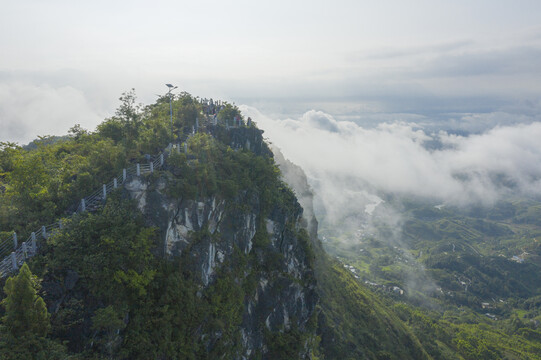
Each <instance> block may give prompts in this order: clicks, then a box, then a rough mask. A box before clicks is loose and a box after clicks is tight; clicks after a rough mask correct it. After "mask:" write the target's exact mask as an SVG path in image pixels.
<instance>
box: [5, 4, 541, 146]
mask: <svg viewBox="0 0 541 360" xmlns="http://www.w3.org/2000/svg"><path fill="white" fill-rule="evenodd" d="M0 5H1V9H2V11H1V12H0V53H1V56H0V125H1V133H0V141H6V140H11V141H18V142H25V141H28V140H30V139H32V138H34V137H35V136H36V135H38V134H41V135H43V134H60V133H66V131H67V129H68V128H69V127H71V126H72V125H73V124H75V123H80V124H81V125H83V127H86V128H89V129H93V128H94V127H95V125H96V124H97V123H98V122H99V121H101V120H102V119H103V118H104V117H107V116H110V115H111V114H113V113H114V109H115V108H116V106H117V105H118V97H119V95H120V94H121V92H122V91H125V90H128V89H130V88H132V87H134V88H135V89H136V91H137V93H138V95H139V98H140V100H141V101H142V102H144V103H150V102H153V101H154V99H155V94H163V93H165V91H166V87H165V85H164V84H165V83H173V84H175V85H178V86H179V87H180V88H181V89H183V90H186V91H188V92H190V93H192V94H194V95H198V96H203V97H214V98H222V99H226V100H229V101H231V102H235V103H236V104H239V105H240V104H246V105H251V106H255V107H257V108H258V109H260V110H261V111H264V112H266V113H267V114H271V115H272V114H277V115H279V114H287V115H291V114H297V115H302V114H303V113H304V112H306V111H309V110H312V109H314V110H323V111H326V112H327V113H330V114H332V115H333V116H335V117H336V118H337V119H338V120H344V119H350V120H353V121H356V122H359V121H360V122H361V123H362V122H363V121H365V122H366V123H369V122H370V121H372V122H376V123H377V122H380V121H394V120H396V119H401V120H406V121H409V120H411V119H415V120H417V121H421V122H431V121H436V120H441V119H442V118H445V120H446V121H451V122H452V121H458V122H462V121H463V120H464V116H466V115H464V114H470V115H469V116H470V118H469V120H470V123H471V120H472V118H471V116H481V117H483V116H484V117H483V119H482V120H479V121H474V122H475V123H483V124H485V123H486V124H485V125H487V126H490V124H493V123H494V122H496V123H497V122H498V121H503V122H505V123H509V122H517V121H518V122H522V121H525V122H531V121H534V120H538V119H539V118H538V114H539V110H540V108H541V101H540V95H539V94H541V61H539V59H541V23H540V21H539V14H541V2H539V1H533V0H532V1H528V0H513V1H502V0H491V1H488V0H486V1H485V0H476V1H465V0H453V1H438V0H426V1H424V0H415V1H398V0H397V1H385V0H382V1H368V0H366V1H358V0H355V1H353V0H351V1H349V0H337V1H332V2H331V1H294V0H288V1H281V0H278V1H277V0H274V1H239V0H233V1H159V0H158V1H152V2H150V1H134V0H130V1H123V0H117V1H102V0H95V1H68V0H48V1H37V0H36V1H29V0H18V1H6V0H0ZM449 114H459V115H456V116H455V115H449ZM472 114H473V115H472ZM487 114H492V115H491V116H492V118H490V117H487ZM494 114H496V115H494ZM498 114H499V115H498ZM502 114H503V115H502ZM506 114H507V115H506ZM508 114H512V115H516V116H508ZM473 119H474V118H473ZM494 119H496V120H494ZM498 119H499V120H498ZM517 119H518V120H517ZM485 125H484V126H485Z"/></svg>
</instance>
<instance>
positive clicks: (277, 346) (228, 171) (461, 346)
mask: <svg viewBox="0 0 541 360" xmlns="http://www.w3.org/2000/svg"><path fill="white" fill-rule="evenodd" d="M172 107H173V118H172V120H173V121H172V123H171V120H170V117H169V98H166V97H163V98H160V99H158V101H157V102H156V103H155V104H152V105H148V106H142V105H140V104H138V103H137V100H136V97H135V93H134V92H133V91H130V92H127V93H125V94H123V95H122V97H121V98H120V106H119V108H118V110H117V112H116V114H115V116H113V117H112V118H109V119H105V120H104V122H103V123H101V124H100V125H99V126H98V127H97V129H96V130H95V131H88V130H84V129H82V128H81V127H80V126H78V125H75V126H74V127H73V128H71V129H70V131H69V135H68V136H65V137H42V138H39V139H37V140H35V141H34V142H33V143H31V144H30V145H28V146H24V147H21V146H19V145H17V144H13V143H2V144H1V149H0V240H6V239H7V242H5V243H8V244H11V239H12V237H13V234H14V232H15V233H16V234H18V236H19V238H20V239H25V238H27V237H28V236H29V234H30V233H31V232H32V231H35V230H36V229H38V228H40V227H41V226H42V225H44V224H51V223H58V221H59V220H61V223H62V227H61V228H58V229H56V230H54V231H52V232H50V233H48V235H47V236H46V238H43V239H41V238H40V239H38V242H37V247H38V249H37V250H38V251H37V254H35V256H29V257H28V258H27V259H26V262H25V263H24V265H23V262H22V261H21V262H19V263H18V264H16V265H17V267H18V268H19V269H18V270H17V271H14V272H11V271H6V272H4V273H3V274H2V279H1V282H2V289H3V293H2V294H1V298H2V299H3V300H2V305H3V306H2V309H1V311H2V321H1V326H0V334H1V340H0V354H1V355H0V357H1V358H2V359H45V358H46V359H67V358H69V359H218V358H220V359H430V358H434V359H478V358H486V359H490V358H505V357H507V358H509V359H515V358H516V359H518V358H532V359H535V358H539V356H538V353H539V349H540V347H539V342H540V340H539V332H538V330H536V329H535V328H534V327H532V326H530V324H529V323H526V322H525V321H524V320H522V318H518V316H517V317H516V320H513V321H510V322H509V323H508V324H509V325H508V327H506V328H502V329H500V328H496V327H494V326H491V325H490V324H488V323H490V321H489V320H486V321H479V319H478V317H475V314H472V313H471V312H470V311H462V310H457V311H455V312H452V311H450V312H449V311H448V312H446V313H445V316H442V315H441V312H438V311H437V309H433V308H432V310H427V309H426V308H425V307H415V305H419V304H418V303H415V302H412V301H405V302H404V301H403V300H404V298H400V297H397V296H394V297H393V296H389V295H388V294H386V293H381V292H380V291H378V290H377V289H373V288H371V287H370V286H368V285H366V284H365V283H364V281H363V279H360V278H359V276H356V275H355V274H353V273H352V271H351V269H349V268H348V269H345V268H344V264H343V263H340V262H338V261H337V260H336V259H333V258H331V257H330V256H328V255H327V254H326V253H325V251H324V250H323V248H322V246H321V243H320V240H319V239H318V235H317V221H316V220H315V218H314V217H313V211H312V210H313V209H312V205H311V193H310V190H309V188H308V185H307V182H306V180H304V181H301V182H299V183H295V184H291V186H292V188H293V190H292V188H290V186H288V185H287V184H286V183H285V182H284V180H283V179H282V173H281V171H280V168H279V167H278V165H277V164H276V163H275V159H274V157H273V154H272V152H271V151H270V149H269V147H268V146H267V143H266V142H265V141H264V139H263V136H262V133H263V131H261V130H260V129H258V128H257V126H256V124H255V123H254V122H253V121H251V119H244V118H243V117H242V116H241V114H240V112H239V110H238V109H237V108H236V107H234V106H232V105H230V104H227V103H222V102H214V101H212V102H211V101H209V100H206V99H205V100H202V99H198V98H194V97H193V96H191V95H190V94H187V93H181V94H180V95H176V96H174V99H173V101H172ZM158 154H164V161H163V166H162V165H157V166H156V168H154V167H150V168H149V167H148V164H149V161H153V160H155V159H159V157H158V158H157V155H158ZM280 162H282V160H280ZM155 163H156V164H161V162H160V161H158V162H155ZM136 164H143V165H144V164H147V165H145V166H147V167H146V168H145V169H146V170H145V171H144V172H141V173H140V174H136V173H134V172H128V173H127V174H128V175H127V176H125V177H123V176H122V175H119V174H123V171H122V170H123V169H126V168H133V167H134V166H136ZM143 165H141V166H143ZM280 167H281V168H282V170H283V171H284V174H286V175H287V174H288V171H289V170H290V169H289V170H288V169H286V165H284V164H283V162H282V163H281V164H280ZM295 172H296V173H297V174H302V170H299V169H297V170H295ZM113 177H114V178H115V179H116V180H117V181H118V185H119V186H118V187H117V188H115V189H110V190H107V191H109V192H107V193H106V196H105V195H103V196H102V197H98V198H97V199H98V200H97V202H96V201H95V202H94V203H93V204H94V205H93V206H89V207H88V208H87V209H82V208H81V199H85V198H87V199H88V195H89V194H92V193H95V191H96V190H98V193H100V189H101V188H102V186H103V184H107V183H108V182H110V181H111V179H112V178H113ZM287 178H288V176H286V177H285V179H286V180H287ZM289 180H291V178H290V179H289ZM290 183H291V182H290ZM295 194H299V195H300V197H299V199H301V204H302V205H303V206H305V207H306V209H307V211H304V210H303V208H302V207H301V204H299V202H298V201H297V198H296V196H295ZM521 216H522V217H521V219H522V218H524V219H525V220H524V221H525V222H526V223H529V222H528V221H530V220H528V219H530V218H531V216H530V217H528V213H527V212H526V213H525V214H523V215H521ZM481 225H483V224H481ZM420 226H427V225H423V224H420V223H416V222H412V223H411V224H409V227H407V229H409V230H408V231H409V232H408V234H410V235H411V236H412V239H415V241H421V243H422V241H423V238H422V237H421V236H417V237H415V236H414V234H415V232H414V229H418V228H419V227H420ZM490 229H493V227H490ZM493 230H494V231H496V232H497V233H498V234H500V233H502V231H503V234H505V233H506V230H505V229H503V228H499V227H496V228H494V229H493ZM417 233H418V232H417ZM425 233H426V232H425ZM374 241H375V240H374ZM374 244H375V246H373V249H372V250H370V252H373V253H374V254H377V253H378V251H383V250H382V246H379V245H377V244H376V242H374ZM18 246H19V247H20V246H21V244H18ZM11 251H12V249H11V248H9V247H6V248H4V249H3V253H2V254H0V255H1V256H2V258H5V257H7V259H9V256H10V252H11ZM386 251H388V254H390V253H391V251H392V250H386ZM432 254H433V252H432V253H431V255H430V256H429V257H427V256H428V255H426V253H425V255H423V256H421V255H420V254H419V257H421V258H423V259H426V263H427V264H432V262H434V261H436V260H437V261H439V262H438V264H441V265H438V266H439V268H440V269H444V265H445V264H447V263H448V260H447V259H440V258H438V257H436V256H435V254H434V256H433V255H432ZM31 255H34V254H31ZM340 257H341V258H342V260H343V258H344V256H341V255H340ZM438 259H439V260H438ZM351 260H352V259H351V258H350V262H351ZM430 261H432V262H430ZM460 261H462V262H464V261H469V260H468V258H467V257H461V258H460ZM359 264H360V263H359ZM434 264H435V263H434ZM389 265H392V264H389ZM430 266H431V268H434V269H436V268H438V266H436V265H430ZM372 268H374V269H373V270H374V272H373V274H374V275H373V276H376V277H375V278H370V279H374V280H376V279H377V280H378V281H379V279H381V278H380V277H377V276H378V274H380V273H381V271H388V270H385V269H381V268H376V267H374V266H372ZM389 269H392V268H391V267H390V268H389ZM378 271H379V272H378ZM437 274H440V275H441V276H444V274H445V272H442V271H440V272H439V273H434V274H432V275H433V276H436V275H437ZM526 275H527V272H526V273H525V276H526ZM10 276H11V277H10ZM494 291H496V290H494ZM498 291H500V290H498ZM527 291H529V292H527V293H525V294H526V295H528V296H529V294H534V293H535V290H533V289H530V288H529V289H528V290H527ZM454 299H458V296H457V297H455V298H454ZM530 300H531V302H530V303H529V305H528V306H529V307H530V308H529V309H534V308H538V306H539V305H538V304H536V303H534V302H533V301H534V298H531V299H530ZM460 301H463V300H460ZM464 301H467V300H464ZM472 301H473V300H472ZM475 301H478V300H477V299H475ZM460 304H461V303H460V302H457V303H454V304H453V306H460ZM452 314H455V315H452ZM532 314H533V313H532ZM453 316H456V317H455V318H453ZM466 318H467V319H470V320H465V319H466Z"/></svg>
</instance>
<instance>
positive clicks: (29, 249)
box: [0, 144, 172, 278]
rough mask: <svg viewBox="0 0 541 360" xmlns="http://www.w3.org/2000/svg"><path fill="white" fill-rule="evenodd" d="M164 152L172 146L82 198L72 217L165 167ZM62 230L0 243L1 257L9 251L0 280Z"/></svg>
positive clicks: (55, 226)
mask: <svg viewBox="0 0 541 360" xmlns="http://www.w3.org/2000/svg"><path fill="white" fill-rule="evenodd" d="M167 149H170V150H172V145H171V144H169V146H168V147H167V148H166V149H165V150H164V151H163V152H161V153H160V154H159V155H157V156H154V157H152V158H150V159H149V161H148V163H145V164H139V163H138V164H134V165H132V166H130V167H128V168H125V169H122V173H120V174H119V175H117V176H115V177H114V178H113V179H112V180H111V181H110V182H108V183H107V184H103V185H102V186H101V188H100V189H97V190H96V191H94V192H93V193H92V194H90V195H88V196H86V197H84V198H82V199H81V201H80V202H79V205H78V207H77V210H76V211H75V212H74V213H73V215H75V214H77V213H83V212H85V211H96V210H98V209H99V208H100V207H102V206H103V205H104V204H105V200H106V199H107V194H110V193H111V192H112V191H113V190H115V189H117V188H118V187H119V186H121V185H122V184H124V183H125V182H126V181H127V180H129V179H130V178H133V177H139V176H141V175H144V174H148V173H152V172H154V171H155V170H158V169H160V168H161V167H162V166H163V165H164V164H165V159H166V156H167ZM73 215H72V216H73ZM62 227H63V224H62V220H59V221H57V222H55V223H53V224H49V225H44V226H42V227H41V228H39V229H38V230H36V231H33V232H32V233H31V234H30V235H29V236H28V237H27V238H26V241H23V242H22V243H20V244H19V239H18V236H17V233H15V232H14V233H13V235H12V236H11V237H9V238H5V239H3V240H0V254H5V253H7V252H9V251H10V250H11V253H10V254H9V255H7V256H5V257H4V258H3V259H2V260H1V261H0V278H1V277H5V276H7V275H9V274H11V273H13V272H15V271H17V270H18V269H19V267H20V266H21V265H22V264H23V263H24V262H25V261H26V260H27V259H28V258H30V257H32V256H34V255H36V253H37V251H38V248H39V243H40V241H41V240H46V239H47V238H49V237H50V236H51V235H54V234H55V232H57V231H58V230H60V229H62Z"/></svg>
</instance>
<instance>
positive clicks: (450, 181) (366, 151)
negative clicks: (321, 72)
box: [241, 106, 541, 293]
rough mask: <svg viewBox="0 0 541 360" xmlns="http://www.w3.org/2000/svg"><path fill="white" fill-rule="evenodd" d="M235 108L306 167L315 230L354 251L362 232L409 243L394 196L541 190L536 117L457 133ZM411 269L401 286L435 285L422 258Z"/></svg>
mask: <svg viewBox="0 0 541 360" xmlns="http://www.w3.org/2000/svg"><path fill="white" fill-rule="evenodd" d="M241 109H242V111H243V113H244V115H245V116H250V117H251V118H252V119H253V120H255V121H256V122H257V124H258V126H259V127H260V128H262V129H264V130H265V135H266V136H267V137H268V140H269V141H270V142H271V143H272V144H273V146H276V147H278V148H279V149H280V150H281V152H282V153H283V155H284V157H285V158H286V159H288V160H290V161H291V162H293V163H294V164H297V165H299V166H300V167H301V168H302V169H303V170H304V171H305V173H306V175H307V178H308V183H309V184H310V186H311V187H312V188H313V190H314V195H315V197H314V212H315V214H316V216H317V218H318V221H319V222H320V228H322V229H324V231H323V232H320V235H322V237H324V236H325V235H329V234H332V235H334V236H335V238H338V239H340V241H341V242H342V245H343V248H344V249H354V250H351V251H362V244H363V243H366V240H367V238H370V237H373V238H375V239H377V241H381V242H383V243H384V244H385V246H387V247H388V248H389V249H390V250H392V251H394V250H393V249H403V250H407V249H408V246H407V244H405V242H404V239H403V238H402V228H403V225H404V223H405V221H407V219H406V218H405V217H404V215H403V214H404V208H403V205H402V202H401V200H400V199H416V200H420V201H423V202H425V201H426V202H427V203H428V204H431V205H432V206H436V207H438V208H440V206H446V205H449V206H453V207H459V208H460V207H469V206H487V207H489V206H491V205H493V204H495V203H496V202H498V201H499V200H502V199H504V198H506V197H508V196H527V197H539V195H540V194H541V142H540V140H539V139H541V123H539V122H530V123H527V124H514V125H508V126H496V127H492V128H486V129H485V130H484V131H481V132H478V133H476V134H471V135H456V134H453V133H449V132H446V131H443V130H437V129H436V130H434V129H435V126H434V124H431V126H430V127H423V126H421V125H419V124H416V123H411V122H410V123H407V122H392V123H391V122H385V123H381V124H379V125H377V126H375V127H363V126H360V125H358V124H359V123H361V122H357V123H353V122H349V121H337V120H336V119H335V118H333V116H331V115H329V114H326V113H323V112H320V111H314V110H311V111H308V112H306V113H305V114H303V115H302V116H300V117H299V118H296V119H291V118H288V119H281V120H276V119H271V118H269V117H267V116H265V115H263V114H261V113H260V112H259V111H258V110H257V109H255V108H252V107H248V106H242V107H241ZM428 128H430V129H431V130H427V129H428ZM323 240H324V241H325V239H323ZM397 251H398V253H397V254H398V255H397V257H400V258H401V259H402V261H404V262H406V263H408V264H412V263H415V259H414V258H413V257H412V255H411V253H410V252H408V251H401V250H397ZM410 270H411V273H408V274H406V275H405V277H406V280H405V284H404V285H405V286H406V287H407V288H409V290H412V289H413V290H419V291H422V292H423V293H426V292H427V289H431V290H434V289H436V286H435V285H434V284H433V283H432V282H431V281H430V279H428V278H427V276H426V273H425V272H424V270H423V266H422V264H417V265H415V266H412V267H410Z"/></svg>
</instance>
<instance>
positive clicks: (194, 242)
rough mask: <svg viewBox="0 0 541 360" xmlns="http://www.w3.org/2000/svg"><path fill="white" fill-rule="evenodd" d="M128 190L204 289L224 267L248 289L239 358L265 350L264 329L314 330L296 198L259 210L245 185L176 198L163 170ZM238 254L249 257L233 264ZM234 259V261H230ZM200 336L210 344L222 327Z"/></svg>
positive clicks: (313, 299) (306, 249)
mask: <svg viewBox="0 0 541 360" xmlns="http://www.w3.org/2000/svg"><path fill="white" fill-rule="evenodd" d="M246 130H248V131H249V129H246ZM246 130H245V131H246ZM247 134H248V135H250V134H251V133H248V132H247ZM233 135H235V134H233ZM237 135H238V136H237ZM257 135H259V141H258V139H252V141H249V139H243V138H242V134H236V135H235V136H236V137H235V136H232V137H234V138H235V140H234V142H235V143H239V144H241V143H249V145H248V146H252V147H254V146H255V147H256V149H259V151H262V150H261V146H260V145H258V143H260V142H261V143H263V142H262V140H261V134H260V132H259V133H258V134H257ZM237 137H238V139H237ZM245 140H246V141H245ZM126 189H127V190H128V192H129V194H130V196H131V197H132V198H133V199H135V200H136V202H137V206H138V207H139V209H140V210H141V211H142V212H143V213H144V215H145V217H146V219H147V221H148V224H149V225H153V226H157V227H159V229H160V232H161V234H162V236H161V238H162V243H161V245H160V247H161V249H160V252H161V255H162V256H164V257H166V258H169V259H174V258H178V257H181V258H183V259H186V260H185V264H186V266H187V267H189V269H190V270H191V271H192V272H193V273H194V274H197V275H198V276H199V277H200V286H201V289H205V288H206V287H208V286H210V285H212V284H213V283H214V282H215V281H217V279H219V278H220V276H222V275H221V274H223V273H224V271H225V272H227V273H230V274H231V273H234V274H235V275H234V276H235V279H234V281H235V282H237V283H239V284H243V287H244V288H246V289H248V290H247V293H246V294H245V298H244V303H243V314H242V322H241V324H240V327H239V329H238V331H239V332H240V337H241V343H242V344H241V349H240V351H239V353H238V355H239V356H240V357H242V358H244V359H251V358H253V357H254V356H255V355H256V354H261V356H262V357H263V358H267V356H270V355H269V354H270V353H272V347H273V344H271V343H270V342H271V340H270V339H271V338H272V337H270V336H268V334H269V333H278V334H280V333H284V334H285V333H288V332H291V331H293V330H294V331H298V332H301V333H305V334H313V333H314V332H315V329H313V328H310V325H309V324H310V320H311V319H313V317H314V316H315V315H314V309H315V306H316V303H317V295H316V293H315V280H314V276H313V268H312V266H313V264H312V260H313V255H312V253H311V250H310V241H309V239H308V235H307V233H306V232H305V231H303V230H302V225H303V220H302V213H303V209H302V208H301V206H300V205H299V203H298V202H297V201H296V200H294V198H293V203H291V204H280V203H276V204H274V205H273V206H272V207H271V209H270V211H266V212H263V211H262V209H261V199H260V197H259V195H258V194H257V193H255V192H250V191H246V190H241V191H240V192H239V193H238V194H237V196H236V197H235V198H234V199H229V200H226V199H225V198H223V197H221V196H220V195H214V196H211V197H205V198H198V199H197V200H195V199H187V198H176V197H172V196H170V195H168V193H167V181H166V179H165V178H164V177H161V178H159V179H153V180H152V179H150V178H149V179H146V180H142V179H133V180H132V181H130V182H129V183H128V184H127V185H126ZM238 253H240V254H241V256H240V258H241V259H245V260H246V264H245V266H244V267H242V268H241V269H240V271H238V268H237V270H235V271H234V270H233V268H235V267H236V266H237V265H238V264H235V261H237V262H238V259H239V256H238ZM233 258H235V259H237V260H235V261H231V259H233ZM266 334H267V335H266ZM201 336H202V337H203V338H207V339H208V341H207V343H208V344H212V343H213V342H214V341H215V340H216V338H219V337H220V336H221V334H219V333H217V334H201ZM304 342H305V343H304V344H302V347H301V348H302V351H301V352H300V353H299V354H298V358H308V357H309V353H310V344H309V341H308V340H305V341H304ZM209 346H210V345H209Z"/></svg>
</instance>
